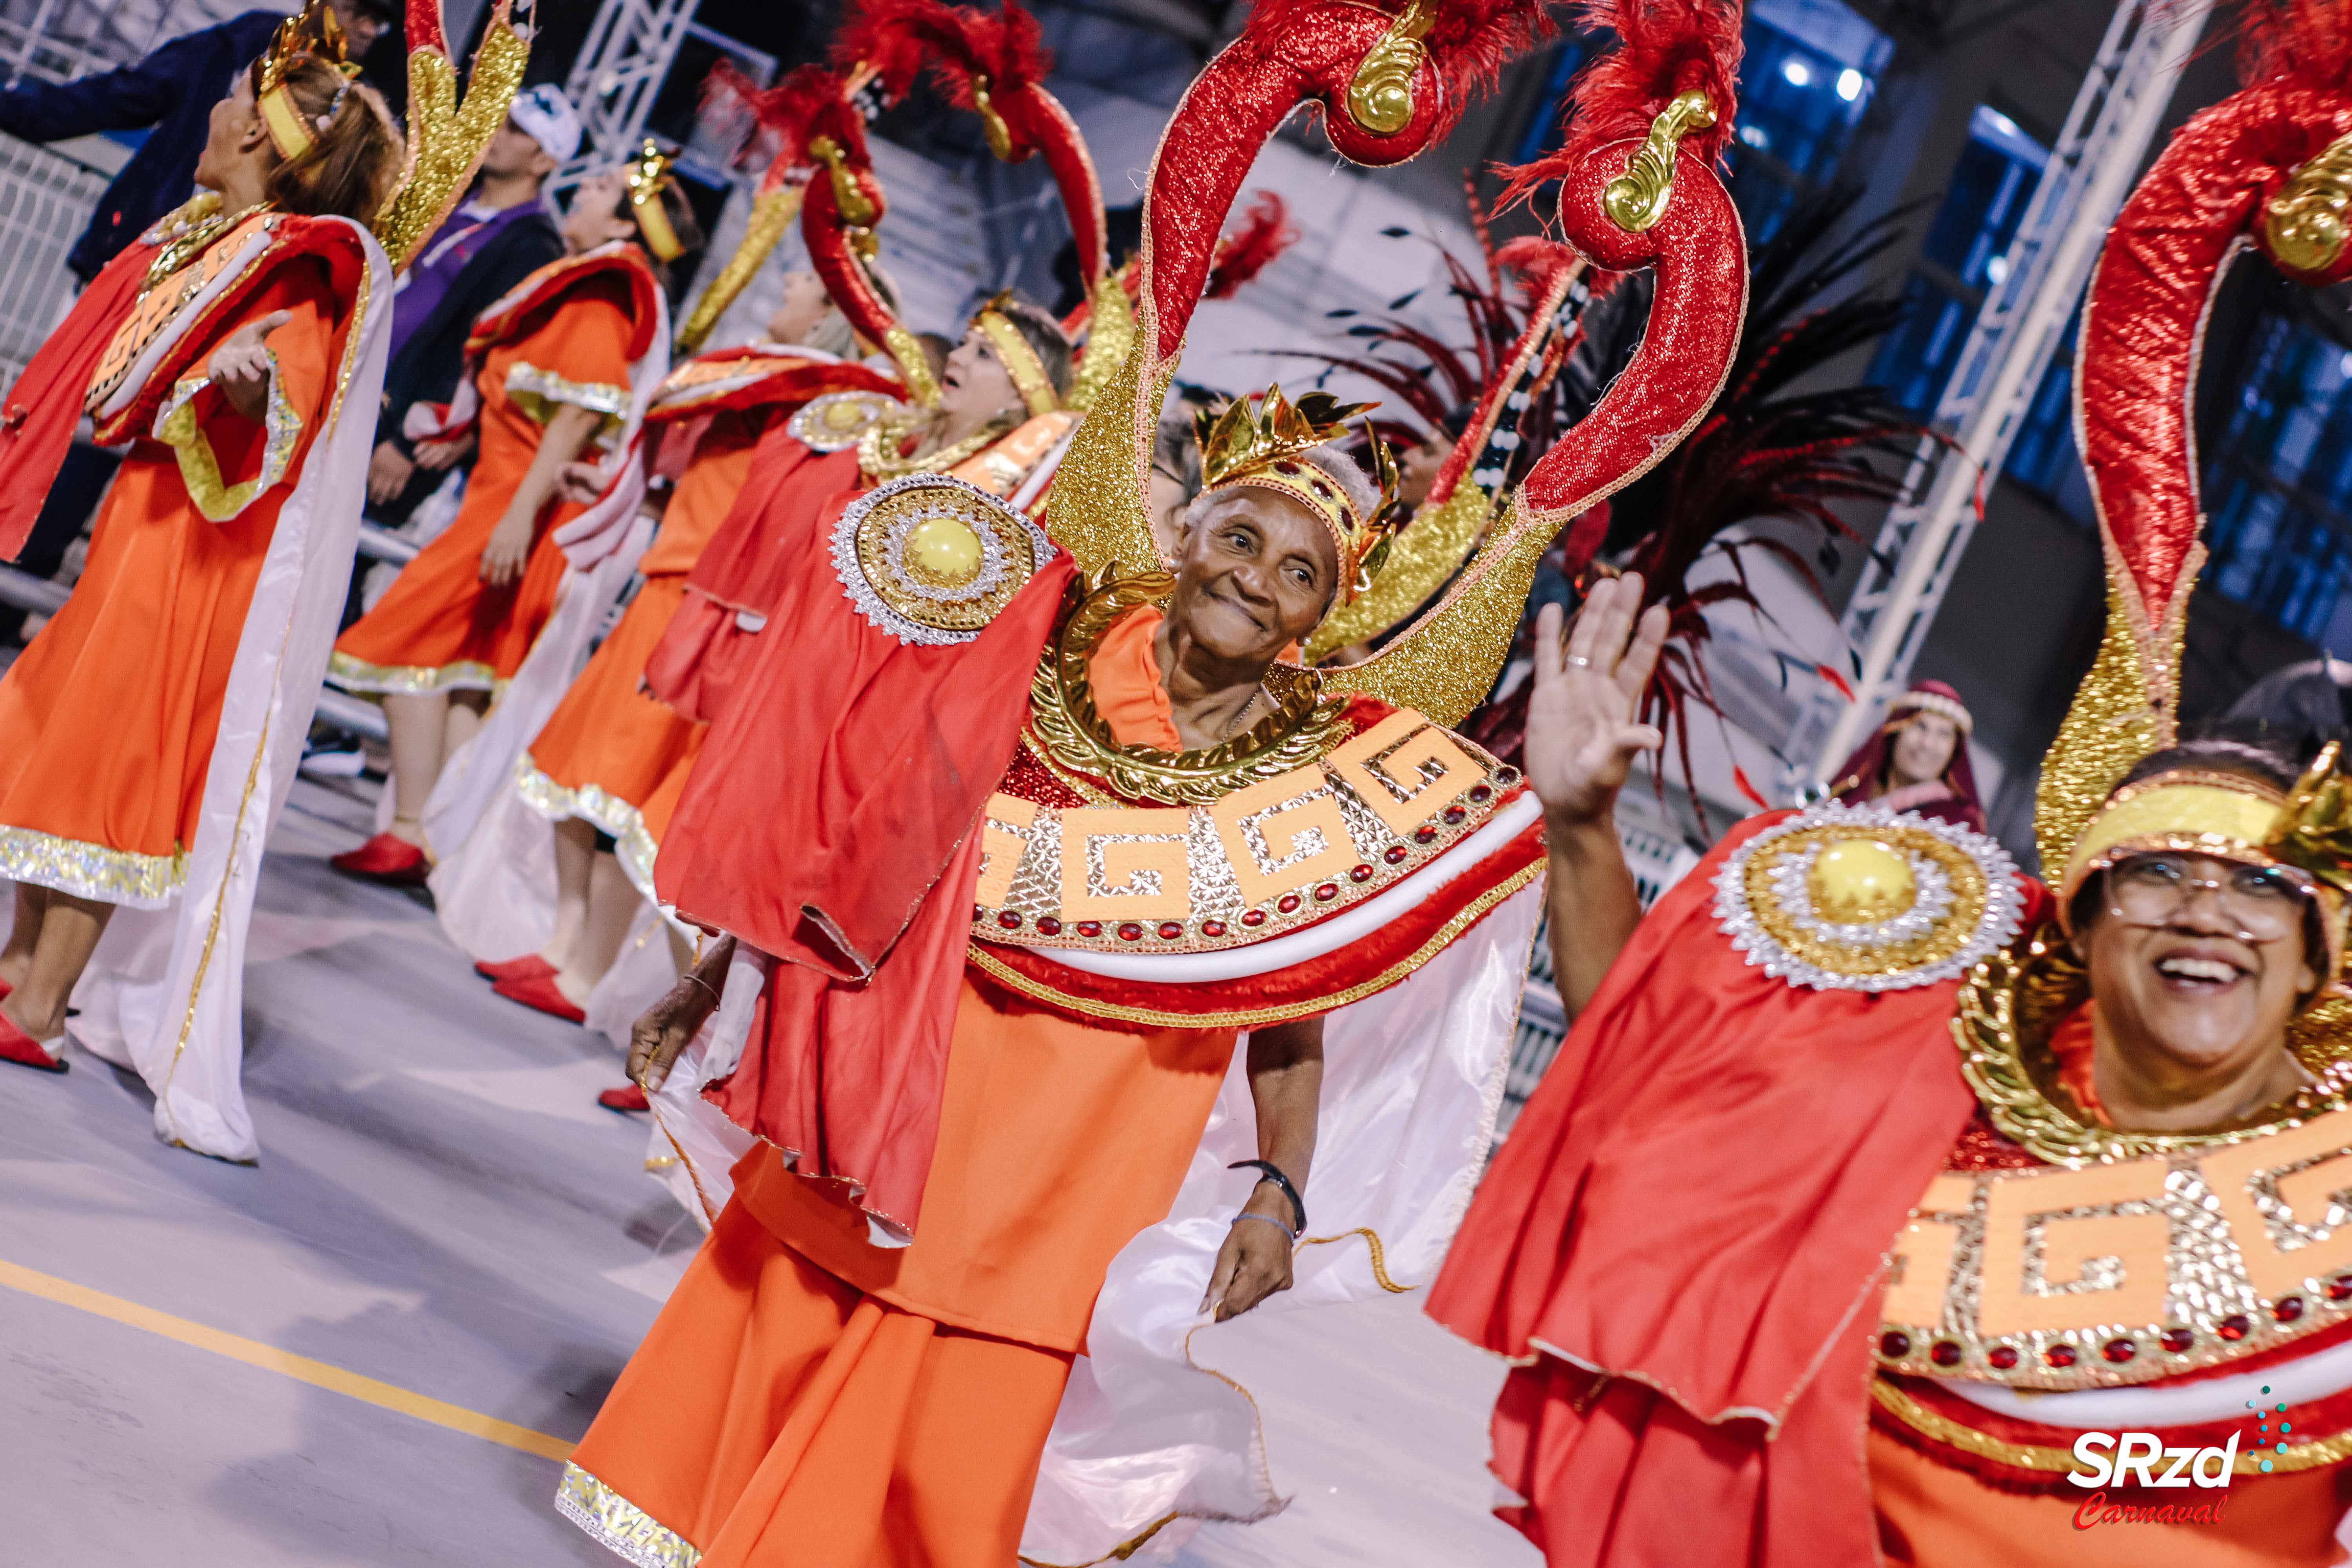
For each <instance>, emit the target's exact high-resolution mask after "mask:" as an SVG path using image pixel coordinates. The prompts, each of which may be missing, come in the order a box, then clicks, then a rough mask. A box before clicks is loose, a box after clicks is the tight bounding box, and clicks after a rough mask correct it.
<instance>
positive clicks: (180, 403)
mask: <svg viewBox="0 0 2352 1568" xmlns="http://www.w3.org/2000/svg"><path fill="white" fill-rule="evenodd" d="M262 353H263V357H265V358H266V359H268V362H269V387H268V397H267V400H266V402H265V403H264V405H263V409H262V430H263V433H264V437H265V438H264V440H263V442H262V447H261V471H260V472H259V473H258V474H256V475H255V476H254V477H253V478H251V479H245V480H242V481H240V482H238V483H236V484H234V485H232V484H228V483H226V482H225V481H223V479H221V471H220V459H219V458H216V457H215V456H214V454H213V444H212V442H211V441H210V440H209V439H208V438H207V437H205V431H204V426H202V425H201V424H199V423H198V422H197V419H196V408H195V402H196V395H197V394H198V393H200V392H202V391H204V389H205V388H206V387H208V386H210V385H211V384H213V378H212V377H211V376H209V375H199V376H190V377H188V378H187V379H185V380H184V381H182V382H180V383H179V384H177V385H175V386H173V388H172V395H171V398H170V399H169V400H168V401H167V402H165V403H164V405H163V409H162V410H161V411H160V412H159V413H157V415H156V416H155V439H157V440H158V441H161V442H163V444H164V445H165V446H167V447H171V448H172V451H173V455H174V456H176V457H177V458H179V460H180V479H181V482H182V483H184V484H185V485H186V486H187V487H188V499H189V500H192V501H194V502H195V503H196V510H198V511H200V512H202V513H204V515H205V518H206V520H208V521H213V522H226V521H228V520H229V519H231V518H233V517H235V516H236V514H237V513H239V512H241V511H243V510H245V509H246V508H247V507H249V506H251V505H252V504H253V502H254V500H255V498H257V497H258V496H259V495H260V494H261V493H262V492H263V491H264V490H266V489H269V488H270V486H272V485H274V484H276V483H277V482H278V480H280V479H284V478H285V477H286V469H287V468H288V466H289V464H290V463H292V461H293V460H294V445H295V443H296V442H297V441H299V440H300V439H301V437H302V416H300V415H299V414H297V413H295V412H294V405H292V404H290V403H289V402H287V401H286V379H285V376H284V374H283V373H282V372H281V371H280V370H279V368H278V353H277V351H276V350H275V349H264V350H263V351H262Z"/></svg>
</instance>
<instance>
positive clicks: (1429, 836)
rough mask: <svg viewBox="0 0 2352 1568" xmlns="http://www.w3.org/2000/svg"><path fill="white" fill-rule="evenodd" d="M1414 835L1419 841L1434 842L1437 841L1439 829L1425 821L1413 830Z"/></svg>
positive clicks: (1415, 839) (1424, 842) (1416, 840)
mask: <svg viewBox="0 0 2352 1568" xmlns="http://www.w3.org/2000/svg"><path fill="white" fill-rule="evenodd" d="M1412 837H1413V839H1414V841H1415V842H1417V843H1421V844H1434V843H1436V842H1437V829H1435V828H1434V827H1432V826H1429V825H1428V824H1427V823H1423V825H1422V826H1419V827H1416V828H1414V829H1413V830H1412Z"/></svg>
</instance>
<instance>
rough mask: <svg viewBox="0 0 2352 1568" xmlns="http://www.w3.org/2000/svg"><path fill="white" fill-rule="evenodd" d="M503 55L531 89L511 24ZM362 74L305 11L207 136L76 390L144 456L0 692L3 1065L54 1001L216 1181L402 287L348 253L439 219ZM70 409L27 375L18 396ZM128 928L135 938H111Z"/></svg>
mask: <svg viewBox="0 0 2352 1568" xmlns="http://www.w3.org/2000/svg"><path fill="white" fill-rule="evenodd" d="M490 39H491V41H490V43H488V44H486V46H485V47H486V49H489V50H491V51H492V52H493V53H494V54H498V53H504V54H505V56H506V58H507V59H508V61H509V63H513V64H514V65H515V66H516V68H517V69H519V61H520V42H519V40H517V39H516V38H515V37H514V36H513V35H512V34H511V33H510V32H509V31H508V30H507V28H506V26H505V20H504V12H503V9H501V10H500V11H499V13H498V14H497V15H496V16H493V18H492V22H491V29H490ZM420 47H425V46H424V45H423V44H422V41H421V40H420ZM356 74H357V68H356V66H353V65H351V64H350V63H348V62H347V61H346V60H345V59H344V58H343V54H342V48H341V36H340V34H339V32H338V31H337V30H336V29H335V28H334V26H333V24H332V18H331V15H330V14H328V13H327V12H326V11H325V10H324V8H323V7H321V6H318V5H313V6H312V7H311V8H310V10H309V11H306V12H305V13H304V14H303V15H302V16H300V17H299V18H295V19H293V20H289V22H288V23H287V24H286V25H285V26H284V27H282V28H281V29H280V30H279V33H278V37H277V38H276V40H275V41H274V42H273V44H272V47H271V48H270V51H269V52H268V54H267V55H265V56H264V57H263V58H261V59H259V60H257V61H256V62H255V63H254V64H253V66H252V67H251V68H250V69H248V70H247V71H246V72H244V73H243V74H241V75H240V76H239V77H238V78H237V79H236V83H235V85H234V87H233V89H232V90H231V92H230V94H229V96H228V97H227V98H226V99H224V100H221V102H220V103H219V104H218V105H216V106H215V109H214V110H213V114H212V121H211V134H210V139H209V140H208V141H207V142H206V143H205V149H204V153H203V156H202V158H201V161H200V162H199V163H198V166H197V179H198V182H199V183H200V184H202V185H203V186H204V187H205V192H206V194H205V195H200V196H199V197H198V199H197V200H196V201H195V202H194V203H192V204H190V205H189V206H187V207H186V208H184V209H183V210H182V212H181V213H180V214H178V215H176V216H175V217H174V218H173V220H171V221H169V222H168V223H166V224H165V225H164V226H163V227H162V228H161V229H159V230H158V231H156V232H155V233H154V234H152V235H150V236H149V237H147V238H146V240H145V241H144V242H142V247H141V248H142V254H143V255H144V257H145V258H148V264H147V270H146V276H145V279H144V286H143V288H142V291H141V294H140V296H139V298H138V300H137V301H136V303H135V305H134V306H133V307H132V308H131V310H130V311H129V313H128V316H127V319H125V320H123V321H121V324H120V325H119V326H118V327H117V328H116V329H115V331H114V332H113V336H112V341H111V342H110V344H109V345H108V346H107V349H106V352H105V354H104V357H103V358H102V360H100V362H99V363H98V364H97V366H96V372H95V374H96V379H95V381H94V383H93V384H89V391H88V395H87V399H86V406H87V407H88V408H89V411H90V413H91V415H92V416H93V417H94V418H95V419H96V421H97V423H98V426H99V433H100V437H101V438H102V439H107V440H128V441H130V442H131V450H130V455H129V457H128V458H127V460H126V461H125V463H124V465H123V468H122V472H121V477H120V479H118V480H117V481H116V483H115V485H114V488H113V489H112V491H111V492H110V496H109V498H108V500H107V503H106V506H105V508H104V510H102V511H101V512H100V516H99V519H98V521H97V525H96V531H95V534H94V537H93V541H92V545H91V552H90V560H89V567H88V569H87V571H86V572H85V573H84V574H83V576H82V578H81V580H80V582H79V584H77V585H76V588H75V591H74V595H73V597H72V598H71V599H69V600H68V602H67V604H66V605H65V606H64V608H63V609H61V610H60V611H59V612H58V615H57V616H56V617H55V618H54V619H53V620H51V621H50V623H49V625H48V626H47V627H46V628H45V629H44V630H43V632H42V634H41V635H40V636H39V637H37V638H36V639H35V640H34V642H33V644H32V646H31V647H28V648H27V649H26V652H25V654H24V655H23V657H21V658H19V659H18V660H17V661H16V664H15V665H14V666H13V667H12V668H10V669H9V671H8V673H7V675H6V677H5V679H0V735H5V737H6V738H7V741H8V744H7V745H6V747H5V763H0V867H5V871H6V873H7V874H8V875H9V876H10V877H11V878H13V879H15V881H16V924H15V926H14V928H13V930H12V931H11V933H10V936H9V940H8V943H7V946H6V949H5V952H0V988H5V1001H0V1056H5V1058H7V1059H10V1060H14V1061H19V1062H24V1063H26V1064H27V1065H30V1066H35V1067H45V1066H46V1067H56V1068H62V1067H63V1065H64V1062H63V1058H62V1057H61V1056H60V1055H59V1054H58V1047H59V1045H60V1044H61V1039H60V1037H61V1035H62V1034H63V1032H64V1031H65V1030H66V1028H67V1017H68V997H69V996H70V997H71V999H72V1000H73V1001H74V1002H75V1003H76V1004H77V1005H78V1007H79V1012H80V1015H81V1016H80V1017H79V1021H78V1022H77V1023H76V1024H75V1025H74V1026H73V1027H74V1032H75V1034H76V1035H77V1037H79V1039H81V1040H82V1042H83V1043H84V1044H86V1045H89V1047H92V1048H93V1049H96V1050H98V1051H100V1054H102V1055H105V1056H107V1057H108V1058H110V1059H112V1060H115V1061H118V1062H121V1064H122V1065H125V1066H131V1067H134V1068H137V1069H138V1070H140V1071H141V1072H142V1073H144V1074H145V1075H146V1076H147V1077H148V1079H149V1080H150V1082H151V1084H152V1086H153V1088H154V1089H155V1092H156V1107H155V1116H156V1122H157V1126H158V1129H159V1131H162V1132H163V1135H164V1136H166V1137H167V1138H170V1139H172V1140H173V1141H175V1142H182V1143H184V1144H186V1145H187V1146H189V1147H191V1148H194V1149H196V1150H198V1151H200V1152H205V1153H210V1154H215V1155H219V1156H221V1157H223V1158H227V1159H239V1160H249V1159H251V1158H252V1157H253V1155H254V1151H255V1142H254V1137H253V1131H252V1127H251V1123H250V1121H249V1119H248V1118H247V1116H246V1113H245V1109H244V1105H243V1101H242V1099H241V1097H240V1096H239V1095H238V1093H237V1091H236V1057H237V1055H238V1054H239V1051H240V1046H239V1037H238V1030H237V1027H236V1016H237V1001H236V997H237V994H238V989H237V978H238V971H239V969H240V968H241V964H242V951H243V938H244V931H245V922H246V915H247V911H248V910H250V907H251V900H252V896H253V888H252V883H253V879H254V878H255V876H256V875H257V869H258V858H259V854H260V846H261V842H262V840H263V839H264V838H265V837H267V834H268V823H269V821H270V818H271V816H272V815H273V814H274V812H275V810H276V808H277V805H278V803H279V802H280V801H281V800H282V799H283V797H284V793H285V789H286V786H287V784H288V783H289V782H290V778H291V771H292V766H293V763H294V761H295V759H296V756H297V753H298V752H299V737H300V736H301V734H302V732H303V731H304V730H305V729H306V728H307V716H308V713H309V708H310V700H311V697H312V694H313V693H314V691H315V689H316V688H315V684H314V682H315V680H316V679H317V671H318V670H319V669H320V668H321V667H322V666H323V664H324V662H325V645H326V642H327V641H328V640H330V639H331V635H332V631H331V620H332V614H331V611H329V610H323V609H322V608H321V606H323V605H325V604H326V603H327V601H328V600H330V599H331V598H333V597H334V596H336V595H340V594H341V586H340V584H341V583H342V582H343V581H344V574H347V573H348V571H349V569H350V552H351V532H350V528H351V525H352V520H354V519H355V518H356V516H357V508H358V505H359V498H360V493H361V491H360V487H361V486H362V485H363V482H364V475H363V472H362V470H363V469H364V467H365V458H364V456H363V455H362V456H359V457H357V458H354V456H353V450H354V448H353V443H354V442H356V441H357V440H358V439H359V437H358V436H357V434H356V432H357V431H358V430H359V429H360V427H361V426H364V425H365V424H366V422H367V410H368V409H369V408H370V407H372V406H373V401H374V397H375V390H376V387H377V385H378V384H379V382H380V381H381V378H382V374H383V342H384V337H383V333H384V330H385V325H386V322H387V321H388V320H389V311H388V308H387V301H388V300H389V297H390V283H391V274H390V270H389V267H388V265H387V258H386V257H385V254H384V252H383V249H382V248H381V247H378V245H377V243H376V241H375V239H374V237H373V236H372V235H371V234H370V232H369V230H368V228H367V227H366V225H367V224H369V223H370V222H371V221H374V222H378V223H380V224H382V225H383V226H384V227H385V232H386V233H387V234H395V233H397V234H400V235H401V236H402V237H403V238H404V241H405V242H406V243H409V244H413V243H414V242H415V240H417V239H418V238H420V237H421V236H422V235H424V234H429V232H430V228H431V226H432V223H434V222H436V221H437V218H438V216H439V210H440V205H441V204H442V201H443V197H444V196H446V195H449V194H451V193H446V192H438V193H436V192H434V191H429V190H427V189H426V188H425V187H424V186H422V185H418V184H408V185H406V186H404V187H401V178H402V177H401V165H402V142H401V138H400V136H399V134H398V132H396V131H395V130H394V127H393V125H392V121H391V119H390V117H389V115H388V114H387V112H386V110H385V109H384V106H383V103H382V101H381V100H378V99H377V97H376V96H375V94H374V93H373V92H372V91H370V90H369V89H366V88H364V87H362V86H359V85H358V84H357V83H356V82H355V81H353V79H352V78H353V77H354V76H355V75H356ZM491 74H492V75H493V76H496V75H498V74H499V69H498V68H493V70H492V73H491ZM486 90H490V91H492V92H493V94H494V95H495V92H496V89H486ZM445 131H446V127H443V126H440V125H439V124H437V123H428V124H427V125H426V126H425V128H424V130H423V132H422V133H424V134H427V135H439V134H442V133H444V132H445ZM448 150H449V151H451V152H453V153H457V156H456V158H455V159H454V162H455V163H456V164H457V166H458V173H459V174H460V175H461V176H462V174H463V171H464V169H465V168H466V167H468V166H470V165H469V161H468V160H467V157H466V156H465V155H464V151H463V149H458V148H450V149H448ZM475 154H476V155H477V156H478V149H476V150H475ZM395 187H401V188H400V190H399V195H398V198H397V199H396V200H395V199H394V192H395ZM396 243H398V242H396ZM92 292H93V294H94V295H102V294H103V290H101V289H94V290H93V291H92ZM75 336H76V333H75V332H73V331H61V332H60V334H59V337H58V343H59V344H64V343H67V342H71V341H73V340H74V338H75ZM51 353H52V350H51V349H50V348H45V349H44V351H43V357H44V358H45V359H46V358H48V357H49V356H50V355H51ZM58 379H62V377H60V376H59V375H58V371H57V369H56V367H54V366H52V365H45V364H43V363H41V362H40V361H37V362H36V365H35V367H34V370H33V371H32V372H28V374H27V380H28V382H32V383H34V384H48V383H50V382H52V381H53V380H58ZM354 406H356V407H357V409H358V410H359V416H358V417H357V418H356V419H354V418H351V417H347V416H348V415H349V414H350V412H351V410H352V407H354ZM12 458H15V459H16V460H18V461H22V460H23V458H22V454H20V453H12ZM9 479H10V482H11V483H30V484H33V485H35V486H36V487H37V486H38V485H39V484H40V483H41V482H42V481H41V479H39V478H38V476H37V475H28V474H25V473H21V472H12V473H11V474H10V475H9ZM101 717H102V721H96V720H99V719H100V718H101ZM125 908H128V909H129V910H134V911H141V912H140V913H138V914H136V915H133V916H131V917H126V918H121V919H113V918H110V917H114V916H116V915H117V914H118V912H119V911H120V910H123V909H125ZM145 911H153V912H152V913H148V912H145ZM102 932H103V933H108V940H107V942H106V943H105V945H104V946H101V945H100V936H101V933H102ZM93 954H95V955H96V957H97V958H98V960H99V962H98V963H96V965H95V966H92V964H91V961H92V958H93ZM86 968H88V969H89V974H88V977H87V979H85V974H84V971H85V969H86ZM78 982H79V983H81V984H80V985H79V990H77V983H78Z"/></svg>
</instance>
